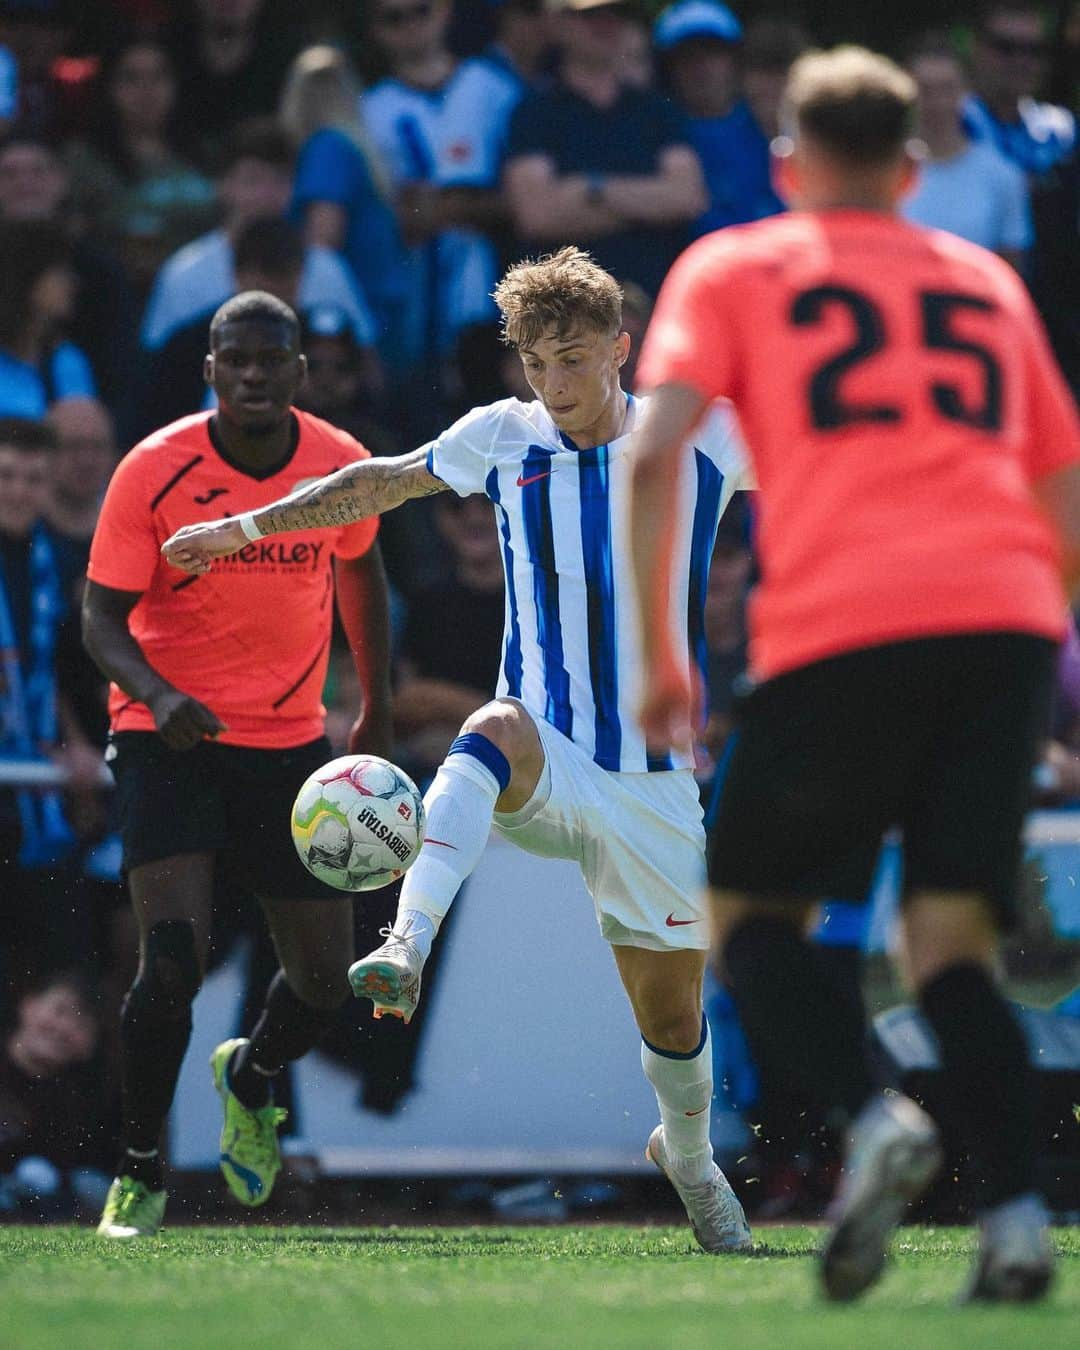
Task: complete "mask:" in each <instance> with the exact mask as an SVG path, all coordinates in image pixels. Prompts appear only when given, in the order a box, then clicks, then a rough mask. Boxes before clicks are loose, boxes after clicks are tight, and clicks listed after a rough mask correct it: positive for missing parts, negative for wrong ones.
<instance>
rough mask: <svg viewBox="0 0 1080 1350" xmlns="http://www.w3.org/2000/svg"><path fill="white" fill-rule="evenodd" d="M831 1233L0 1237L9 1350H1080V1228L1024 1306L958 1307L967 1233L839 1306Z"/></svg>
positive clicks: (915, 1243) (912, 1257)
mask: <svg viewBox="0 0 1080 1350" xmlns="http://www.w3.org/2000/svg"><path fill="white" fill-rule="evenodd" d="M820 1238H821V1232H820V1230H815V1229H811V1228H806V1227H791V1228H769V1229H762V1230H760V1231H759V1232H758V1234H757V1241H758V1250H757V1251H756V1252H755V1253H754V1254H753V1255H752V1256H732V1257H709V1256H705V1255H703V1254H702V1253H701V1252H699V1251H698V1250H697V1249H696V1248H695V1247H694V1246H693V1244H692V1241H691V1239H690V1237H689V1234H688V1233H687V1232H686V1230H685V1229H682V1228H631V1227H616V1226H610V1227H589V1228H581V1229H571V1228H539V1229H538V1228H510V1229H496V1228H466V1229H460V1228H424V1229H409V1228H387V1229H378V1230H376V1229H352V1228H336V1229H335V1228H261V1227H260V1228H249V1229H245V1228H186V1229H185V1228H174V1229H167V1230H166V1232H165V1233H164V1234H163V1236H162V1237H161V1238H160V1239H158V1240H156V1241H153V1242H146V1243H141V1244H137V1245H122V1244H116V1243H113V1244H107V1243H104V1242H102V1241H100V1240H98V1239H97V1238H96V1237H95V1235H94V1234H93V1232H91V1231H89V1230H87V1229H74V1228H0V1347H3V1350H82V1347H91V1346H92V1347H94V1348H95V1350H98V1348H99V1347H101V1348H102V1350H113V1348H114V1347H123V1350H144V1348H145V1350H179V1348H180V1347H184V1350H186V1348H187V1347H196V1346H197V1347H199V1348H200V1350H218V1347H231V1348H233V1350H244V1348H246V1347H255V1346H258V1347H262V1348H263V1350H276V1347H282V1348H284V1347H289V1350H337V1347H339V1346H363V1347H365V1350H367V1347H375V1348H376V1350H377V1348H378V1347H381V1346H384V1345H386V1346H406V1347H409V1348H410V1350H428V1348H429V1347H431V1350H489V1348H490V1350H495V1348H496V1347H498V1350H504V1348H507V1350H510V1348H513V1350H517V1348H518V1347H522V1348H523V1350H524V1348H526V1347H556V1346H557V1347H559V1350H577V1348H578V1347H590V1348H591V1347H618V1348H619V1350H621V1348H622V1347H627V1348H628V1350H629V1348H632V1350H661V1348H662V1347H679V1350H698V1348H699V1347H700V1348H701V1350H704V1348H705V1347H709V1350H715V1348H716V1347H719V1346H726V1347H731V1350H759V1348H760V1350H766V1348H767V1350H795V1348H796V1347H804V1346H807V1347H811V1346H812V1347H821V1350H835V1348H836V1347H846V1346H853V1347H856V1346H857V1347H860V1350H863V1347H870V1348H872V1350H938V1347H942V1348H943V1350H945V1348H946V1347H947V1350H966V1348H967V1347H972V1348H974V1347H979V1350H984V1347H988V1346H989V1347H996V1346H1005V1347H1008V1350H1026V1347H1032V1348H1033V1350H1034V1348H1035V1347H1038V1350H1053V1348H1054V1347H1058V1346H1062V1347H1064V1346H1070V1347H1071V1346H1076V1345H1077V1344H1080V1331H1078V1329H1080V1230H1078V1229H1075V1228H1074V1229H1062V1230H1059V1231H1058V1233H1057V1245H1058V1250H1059V1252H1060V1254H1061V1264H1060V1269H1059V1279H1058V1282H1057V1285H1056V1286H1055V1288H1054V1291H1053V1294H1052V1296H1051V1298H1050V1299H1049V1301H1048V1302H1046V1303H1043V1304H1039V1305H1034V1306H1032V1307H1028V1308H957V1307H955V1306H954V1296H955V1294H956V1292H957V1290H958V1289H959V1288H960V1287H961V1285H962V1284H963V1282H964V1279H965V1277H966V1274H967V1270H968V1265H969V1261H970V1258H971V1252H972V1248H973V1240H974V1239H973V1234H972V1232H971V1230H970V1229H955V1228H949V1229H933V1228H907V1229H904V1230H902V1231H901V1233H900V1235H899V1238H898V1240H897V1242H896V1243H895V1244H894V1258H895V1259H894V1263H893V1266H892V1269H891V1270H890V1271H889V1272H888V1273H887V1275H886V1277H885V1278H884V1279H883V1280H882V1282H881V1284H880V1285H879V1286H878V1287H877V1288H876V1289H875V1290H873V1291H872V1293H870V1294H869V1295H868V1296H867V1297H866V1298H865V1299H863V1300H862V1302H860V1303H858V1304H856V1305H853V1306H848V1307H831V1306H829V1305H826V1304H823V1303H822V1302H821V1300H820V1298H819V1296H818V1293H817V1286H816V1280H815V1276H816V1271H815V1267H814V1263H813V1260H812V1254H813V1252H814V1249H815V1247H816V1246H817V1244H818V1242H819V1241H820Z"/></svg>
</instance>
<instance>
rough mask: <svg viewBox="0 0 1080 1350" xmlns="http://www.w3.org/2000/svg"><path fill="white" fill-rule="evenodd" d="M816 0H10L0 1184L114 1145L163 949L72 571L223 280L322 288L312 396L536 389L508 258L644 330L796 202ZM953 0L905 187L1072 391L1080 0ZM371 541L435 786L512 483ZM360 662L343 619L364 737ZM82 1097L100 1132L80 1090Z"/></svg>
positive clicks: (337, 419)
mask: <svg viewBox="0 0 1080 1350" xmlns="http://www.w3.org/2000/svg"><path fill="white" fill-rule="evenodd" d="M826 8H827V7H826V6H824V5H821V6H818V7H815V5H814V4H812V3H807V4H804V5H790V4H788V5H784V6H782V7H780V6H777V7H776V8H775V9H772V10H770V9H768V8H767V7H766V6H765V5H764V4H761V3H746V4H742V5H740V7H739V12H738V13H736V12H735V11H734V10H732V9H730V8H728V7H727V6H726V5H724V4H721V3H719V2H718V0H676V2H675V3H673V4H669V5H668V6H667V7H666V8H661V6H660V4H659V3H644V2H643V3H641V4H636V3H631V2H630V0H457V2H456V3H454V2H453V0H363V3H361V0H321V2H320V3H312V4H308V5H304V6H298V5H289V4H286V3H284V0H281V2H280V3H279V0H97V3H95V4H93V5H86V4H81V3H79V2H78V0H0V629H2V631H0V648H2V652H3V675H2V680H0V706H2V709H3V717H2V728H3V730H2V735H3V744H2V745H0V772H2V774H3V782H2V783H0V840H2V847H0V1178H6V1179H7V1180H6V1181H3V1182H0V1212H3V1211H4V1209H5V1208H7V1209H13V1208H14V1209H17V1208H18V1205H19V1204H20V1200H19V1196H20V1194H21V1192H20V1189H19V1187H20V1184H21V1183H19V1180H18V1177H19V1175H20V1172H19V1169H20V1167H22V1168H24V1170H25V1165H27V1164H28V1161H29V1164H31V1165H32V1167H31V1170H33V1167H37V1166H38V1164H39V1163H42V1165H48V1166H51V1167H53V1168H54V1170H56V1172H57V1175H58V1176H60V1177H61V1179H62V1186H61V1187H60V1190H59V1191H58V1192H57V1194H58V1195H60V1194H66V1195H68V1196H71V1195H74V1194H77V1192H78V1187H79V1186H80V1185H84V1184H85V1178H84V1179H83V1180H80V1178H83V1170H82V1169H86V1168H91V1169H92V1168H94V1167H96V1166H99V1165H100V1164H101V1163H102V1162H104V1161H107V1160H108V1158H109V1156H110V1146H109V1143H108V1140H109V1129H110V1125H109V1110H110V1102H111V1092H112V1082H111V1071H110V1064H111V1058H110V1039H109V1037H110V1028H112V1027H113V1026H115V1023H116V1003H117V999H118V997H119V994H118V991H120V990H122V989H123V988H125V987H126V985H127V984H128V982H129V978H130V974H131V970H132V963H133V961H134V960H135V948H134V937H133V932H132V926H131V923H130V916H129V915H128V913H127V906H126V902H125V897H124V892H123V888H122V885H121V883H120V877H119V872H118V855H119V848H118V844H117V841H116V838H115V835H114V834H113V830H112V820H111V815H110V798H109V792H108V789H107V787H106V786H105V785H104V784H105V781H106V775H105V773H104V770H103V760H102V752H103V750H104V747H105V743H106V731H107V728H106V721H105V715H104V689H103V687H102V683H101V680H100V678H99V676H98V674H97V672H96V670H95V669H94V668H93V667H92V665H91V664H90V662H89V661H88V659H87V658H86V656H85V654H84V653H83V651H82V648H81V644H80V641H79V637H78V608H79V600H80V588H81V585H82V578H83V574H84V571H85V565H86V560H87V556H88V550H89V542H90V538H91V536H92V533H93V529H94V525H95V521H96V517H97V510H98V505H99V503H100V500H101V496H102V492H103V489H104V486H105V484H106V482H107V481H108V478H109V476H110V473H111V471H112V469H113V467H114V465H115V464H116V462H117V459H118V457H119V455H120V454H122V453H123V451H124V450H126V449H127V448H128V447H130V446H131V445H132V444H134V443H135V442H136V441H137V440H138V439H139V438H141V437H142V436H144V435H146V434H147V433H148V432H150V431H151V430H153V429H155V428H156V427H158V426H160V425H163V424H164V423H166V422H169V421H171V420H172V419H174V418H176V417H180V416H183V415H185V414H187V413H190V412H195V411H198V410H199V409H201V408H205V407H207V406H209V404H208V394H207V390H206V387H205V385H204V384H203V381H202V357H203V354H204V352H205V350H206V335H207V327H208V322H209V319H210V316H211V315H212V313H213V312H214V310H215V309H216V308H217V307H218V306H219V305H220V304H221V303H222V302H223V301H224V300H226V299H227V298H228V297H229V296H230V295H232V294H234V293H235V292H236V291H238V290H246V289H256V288H257V289H262V290H267V291H270V292H272V293H273V294H275V295H277V296H279V297H280V298H282V299H283V300H285V301H287V302H288V303H289V304H291V305H293V306H294V307H295V308H296V309H297V311H298V312H299V313H300V315H301V318H302V322H303V329H304V335H305V339H304V340H305V350H306V352H307V355H308V362H309V372H310V377H309V380H308V383H307V385H306V388H305V389H304V391H303V395H302V399H303V406H305V407H306V408H308V409H309V410H310V411H312V412H314V413H316V414H318V415H319V416H321V417H324V418H327V419H328V420H330V421H332V422H334V423H336V424H337V425H340V426H342V427H344V428H346V429H347V430H348V431H350V432H352V433H353V434H354V435H356V436H357V437H358V438H359V439H360V440H361V441H363V442H364V443H365V444H366V445H368V446H369V448H370V449H371V450H372V451H373V452H374V453H376V454H379V455H394V454H397V453H401V452H404V451H407V450H410V449H412V448H414V447H415V446H416V445H418V444H422V443H423V442H424V441H425V440H427V439H429V438H430V437H432V436H433V435H434V434H436V433H437V432H438V431H439V430H440V428H441V427H443V426H444V425H446V424H447V423H448V422H449V421H450V420H451V419H453V418H454V417H456V416H457V415H459V414H461V413H462V412H464V411H465V410H466V409H468V408H469V407H471V406H473V405H475V404H478V403H484V402H488V401H491V400H493V399H496V398H500V397H506V396H508V395H518V396H522V397H526V398H527V397H531V395H530V393H529V391H528V388H527V386H526V385H525V384H524V381H523V376H522V372H521V368H520V365H519V363H518V361H517V359H516V357H515V356H514V355H513V354H512V353H510V352H508V351H506V350H505V349H504V348H503V347H502V346H501V345H500V342H499V337H498V329H497V324H496V314H495V309H494V304H493V301H492V299H491V290H492V287H493V285H494V283H495V281H496V279H497V277H498V276H499V274H500V271H501V269H502V268H503V267H504V266H505V265H506V264H507V263H508V262H510V261H513V260H515V259H517V258H520V257H522V256H524V255H526V254H536V253H538V252H543V251H547V250H549V249H554V248H556V247H558V246H559V245H561V244H564V243H569V242H573V243H577V244H580V245H583V246H585V247H587V248H589V249H590V251H591V252H592V253H593V254H594V256H595V257H596V259H597V260H598V261H599V262H600V263H601V264H602V265H603V266H604V267H606V268H608V269H609V270H610V271H611V272H612V273H613V274H614V275H615V276H617V277H618V278H619V280H620V281H621V283H622V284H623V286H624V289H625V294H626V327H627V328H628V330H629V331H630V332H631V334H632V336H633V338H634V342H635V345H636V344H637V342H638V341H639V339H640V336H641V334H642V333H643V332H644V329H645V326H646V324H647V322H648V318H649V311H650V305H651V302H652V299H653V297H654V296H655V294H656V291H657V288H658V287H659V285H660V283H661V281H662V279H663V276H664V274H665V272H666V270H667V268H668V267H669V265H670V264H671V262H672V261H673V259H674V258H675V257H676V256H677V254H678V253H679V252H680V250H681V249H682V248H683V247H684V246H685V245H686V244H687V243H688V242H689V241H690V240H691V239H693V238H694V237H696V236H698V235H700V234H702V233H704V232H706V231H710V230H715V229H723V228H727V227H729V226H732V225H737V224H740V223H743V222H748V221H752V220H755V219H758V218H760V217H763V216H767V215H771V214H773V213H775V212H779V211H782V210H783V209H784V205H783V203H782V202H781V201H780V199H779V198H778V197H777V195H776V193H775V191H774V189H773V186H772V182H771V178H770V169H769V146H770V142H771V141H772V140H773V139H774V138H775V137H776V136H777V135H781V134H782V133H783V126H782V125H781V109H780V103H781V92H782V89H783V84H784V79H785V75H786V71H787V69H788V67H789V66H790V64H791V62H792V61H793V60H794V59H795V57H796V56H798V55H799V54H800V53H801V52H802V51H803V50H805V49H806V48H807V47H809V46H810V45H812V44H813V42H814V41H815V40H816V39H818V38H822V37H824V38H827V39H829V40H834V39H835V38H836V37H837V33H836V31H835V23H832V24H831V25H829V26H828V27H826V28H824V29H822V30H819V29H818V27H817V23H818V21H819V20H820V21H822V22H823V19H822V16H823V15H824V14H825V11H826ZM922 9H926V10H927V12H928V13H931V14H933V13H934V11H933V10H930V9H929V7H928V6H924V7H920V6H919V5H916V6H915V7H914V9H913V11H912V14H913V16H915V17H913V19H912V24H913V25H914V23H915V22H916V21H917V17H918V15H919V13H920V12H921V11H922ZM781 10H782V13H781ZM819 11H820V12H819ZM792 15H798V16H799V17H798V18H793V17H792ZM834 17H835V16H834ZM936 17H937V19H938V21H939V22H940V21H942V20H945V21H947V23H948V27H947V28H943V29H940V30H935V31H929V30H924V31H922V32H915V31H911V32H909V33H907V34H906V35H905V48H904V51H903V52H901V53H898V54H901V55H903V56H904V57H905V59H906V61H907V64H908V69H909V70H910V72H911V74H912V76H913V77H914V79H915V80H916V82H917V85H918V88H919V96H920V99H919V110H920V124H919V128H918V131H919V136H920V138H921V141H922V142H923V145H924V156H925V159H924V164H923V172H922V175H921V179H920V183H919V186H918V189H917V191H916V192H915V194H914V195H913V196H912V197H911V198H910V200H909V201H908V202H907V204H906V206H905V211H906V212H907V214H908V215H909V216H910V218H911V219H912V220H915V221H918V222H920V223H923V224H926V225H931V226H937V227H941V228H944V229H947V230H950V231H952V232H954V233H956V234H959V235H962V236H964V237H966V238H968V239H971V240H974V241H975V242H977V243H979V244H982V245H984V246H985V247H987V248H990V249H993V250H995V251H997V252H998V253H1000V254H1001V255H1002V256H1003V257H1005V258H1006V259H1008V261H1009V262H1010V263H1012V265H1013V266H1015V267H1016V268H1017V269H1018V271H1019V272H1020V273H1021V275H1022V276H1023V277H1024V278H1025V280H1026V282H1027V283H1028V285H1029V286H1030V288H1031V290H1032V293H1033V295H1034V297H1035V299H1036V302H1037V303H1038V305H1039V308H1040V310H1041V312H1042V314H1043V316H1044V319H1045V321H1046V324H1047V327H1048V329H1049V331H1050V335H1051V339H1052V341H1053V343H1054V346H1055V350H1056V351H1057V353H1058V357H1059V360H1060V361H1061V363H1062V366H1063V368H1064V369H1065V371H1066V374H1067V375H1068V377H1069V378H1070V380H1071V382H1072V383H1073V386H1074V388H1075V387H1077V385H1078V384H1080V296H1078V285H1080V282H1078V277H1080V268H1078V267H1077V265H1076V262H1077V256H1078V254H1077V226H1078V219H1080V160H1078V156H1077V146H1076V121H1075V117H1074V115H1073V113H1072V112H1071V111H1070V110H1069V106H1070V105H1072V104H1073V103H1074V102H1075V94H1076V88H1075V79H1076V72H1077V70H1080V61H1078V60H1077V47H1078V45H1080V6H1077V5H1076V4H1071V5H1070V4H1060V5H1057V6H1056V7H1055V6H1050V5H1048V6H1046V10H1045V12H1044V10H1043V8H1042V7H1040V6H1039V5H1035V4H1031V3H1028V0H999V2H998V3H989V4H987V5H985V6H983V7H982V8H981V9H979V10H976V8H975V7H974V3H972V4H971V5H968V6H965V5H964V4H963V0H957V7H956V11H955V13H953V12H950V13H948V14H945V15H937V16H936ZM840 36H845V34H840ZM848 36H853V37H854V36H858V37H861V38H864V39H865V38H866V37H867V36H872V34H871V35H868V34H867V33H865V32H859V33H851V34H849V35H848ZM630 378H631V380H632V369H631V371H630ZM751 513H752V510H751V508H750V507H749V506H748V505H747V503H745V502H737V504H736V507H735V509H734V510H733V512H731V513H729V517H728V519H727V520H726V521H725V523H724V524H723V526H722V528H721V534H720V537H719V539H718V541H717V546H716V554H715V559H714V566H713V571H712V576H711V579H710V585H709V592H708V597H707V611H706V635H707V642H708V664H709V683H710V707H711V712H710V716H709V720H708V724H707V726H706V728H705V729H704V731H703V734H702V739H701V746H700V763H701V778H702V784H703V791H706V792H707V790H708V784H709V781H710V780H711V778H712V776H713V774H714V771H715V769H716V766H717V764H719V763H720V762H721V761H722V756H723V750H724V744H725V741H726V738H727V736H728V734H729V732H730V727H731V706H732V701H733V698H734V697H735V696H736V693H737V690H738V686H739V682H740V679H741V678H742V677H743V675H744V672H745V668H746V659H747V657H746V629H745V600H746V593H747V590H748V587H749V586H750V585H751V584H752V579H753V566H754V564H753V558H752V553H751V546H750V541H751V537H752V528H751V526H752V522H751V519H750V516H751ZM381 541H382V547H383V551H384V556H385V558H386V563H387V569H388V573H389V576H390V580H391V584H392V593H393V599H394V630H395V638H396V648H395V671H394V678H395V720H396V731H397V738H398V744H397V750H396V756H397V758H398V759H399V761H400V762H401V763H402V764H403V765H404V766H406V767H407V768H408V769H410V770H411V771H412V772H413V773H414V775H415V776H416V778H417V779H418V781H420V782H424V781H425V780H426V779H427V778H429V777H430V776H431V774H432V772H433V770H434V767H435V766H436V765H437V764H438V763H439V762H440V760H441V758H442V757H443V754H444V753H445V751H446V749H447V747H448V745H449V742H450V740H451V739H452V738H453V736H454V735H455V734H456V732H457V729H458V727H459V726H460V724H461V722H462V720H463V718H464V717H465V716H467V715H468V713H470V712H471V711H473V710H474V709H475V708H476V707H478V706H479V705H481V704H482V703H483V702H485V701H486V700H487V699H488V698H489V697H490V696H491V694H492V692H493V690H494V686H495V680H496V676H497V670H498V663H499V657H500V637H501V631H502V619H503V595H502V575H501V558H500V543H499V538H498V535H497V533H496V529H495V524H494V520H493V516H492V512H491V509H490V506H489V504H487V503H486V502H485V501H484V500H483V499H479V498H475V499H467V500H459V499H457V498H456V497H453V496H451V495H447V496H441V497H438V498H437V499H434V500H433V501H431V502H418V503H410V504H409V505H408V506H406V507H404V508H402V509H401V510H400V511H398V512H396V513H394V514H393V515H392V516H390V517H388V518H387V519H386V521H385V522H384V527H383V530H382V533H381ZM354 682H355V676H354V675H353V674H352V665H351V662H350V661H349V660H348V659H347V654H346V653H345V652H344V649H343V648H342V652H341V659H337V660H335V661H334V662H333V663H332V667H331V678H330V684H329V686H328V689H327V694H326V702H327V706H328V709H329V718H330V721H329V730H330V735H331V738H332V740H334V741H335V744H336V745H337V746H342V745H343V744H344V739H345V734H346V731H347V728H348V726H349V724H350V723H351V721H352V719H353V717H354V715H355V711H356V707H357V703H358V701H359V699H360V697H361V694H360V691H359V690H357V689H356V688H355V683H354ZM1049 730H1051V731H1052V738H1051V737H1050V736H1048V743H1047V752H1046V757H1045V760H1044V763H1043V764H1042V765H1041V766H1040V773H1039V784H1040V791H1041V792H1042V793H1043V796H1044V798H1045V799H1046V800H1061V799H1062V798H1065V797H1071V796H1076V795H1080V761H1078V760H1077V758H1076V751H1077V750H1078V749H1080V641H1077V642H1075V643H1074V644H1073V645H1072V646H1071V647H1070V648H1069V649H1068V650H1067V651H1066V652H1065V653H1064V654H1063V658H1062V698H1061V706H1060V709H1059V711H1058V715H1057V718H1056V724H1055V726H1054V727H1053V728H1052V729H1049ZM243 913H246V911H243V910H241V914H243ZM244 922H245V920H244V919H243V918H241V919H240V920H237V921H235V922H233V924H232V926H231V927H230V928H228V933H229V934H235V933H236V931H238V930H242V929H243V925H244ZM225 945H226V941H225V937H224V936H223V938H222V946H223V947H224V946H225ZM72 1094H78V1097H77V1098H73V1096H72ZM76 1099H77V1100H79V1101H82V1102H85V1106H84V1108H82V1109H81V1110H80V1114H79V1118H80V1119H81V1120H83V1121H84V1122H87V1124H86V1128H85V1129H84V1130H83V1131H82V1133H81V1134H80V1135H79V1137H78V1138H75V1137H73V1136H72V1134H71V1131H70V1130H69V1129H66V1128H63V1127H62V1122H64V1121H67V1120H70V1119H71V1116H72V1113H71V1111H70V1109H68V1108H64V1109H63V1110H61V1109H59V1108H58V1106H57V1103H58V1102H67V1103H70V1102H71V1101H72V1100H76ZM395 1100H396V1096H395V1094H394V1093H390V1094H389V1095H388V1097H387V1098H386V1101H387V1103H389V1105H391V1106H392V1105H393V1102H394V1101H395ZM102 1141H104V1143H103V1142H102ZM35 1175H36V1174H35ZM39 1181H40V1177H39ZM58 1184H59V1183H58ZM41 1193H42V1192H41V1186H40V1184H38V1185H37V1189H36V1190H34V1191H33V1194H35V1195H38V1196H40V1194H41ZM57 1203H60V1201H59V1200H58V1201H57Z"/></svg>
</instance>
